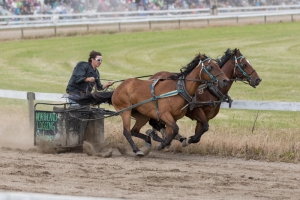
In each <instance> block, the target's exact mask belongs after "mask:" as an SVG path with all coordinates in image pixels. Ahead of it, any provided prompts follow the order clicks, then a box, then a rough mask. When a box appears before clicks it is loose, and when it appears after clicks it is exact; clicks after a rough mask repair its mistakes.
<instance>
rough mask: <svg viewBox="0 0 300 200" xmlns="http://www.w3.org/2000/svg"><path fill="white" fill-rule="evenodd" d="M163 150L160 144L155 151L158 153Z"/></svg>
mask: <svg viewBox="0 0 300 200" xmlns="http://www.w3.org/2000/svg"><path fill="white" fill-rule="evenodd" d="M162 149H163V148H162V145H161V143H160V144H159V145H157V150H158V151H160V150H162Z"/></svg>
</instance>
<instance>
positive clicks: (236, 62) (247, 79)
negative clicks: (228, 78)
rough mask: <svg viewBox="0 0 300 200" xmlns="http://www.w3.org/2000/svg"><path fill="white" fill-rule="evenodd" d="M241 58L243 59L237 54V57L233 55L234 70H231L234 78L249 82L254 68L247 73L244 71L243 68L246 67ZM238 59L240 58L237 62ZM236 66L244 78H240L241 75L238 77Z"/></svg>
mask: <svg viewBox="0 0 300 200" xmlns="http://www.w3.org/2000/svg"><path fill="white" fill-rule="evenodd" d="M243 58H244V59H245V57H244V56H239V57H236V56H234V72H233V73H234V76H235V77H236V79H235V80H240V81H242V82H244V81H249V82H251V80H252V78H251V75H252V74H253V73H254V72H255V70H254V69H253V71H252V72H251V73H250V74H248V73H247V72H245V70H243V68H245V67H246V64H245V63H243V62H242V59H243ZM238 60H240V64H239V63H238ZM237 68H238V69H239V70H240V71H241V73H242V74H243V75H244V76H245V77H246V80H245V79H243V78H241V77H239V76H238V75H237Z"/></svg>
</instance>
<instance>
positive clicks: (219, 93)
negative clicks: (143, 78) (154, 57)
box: [147, 48, 262, 146]
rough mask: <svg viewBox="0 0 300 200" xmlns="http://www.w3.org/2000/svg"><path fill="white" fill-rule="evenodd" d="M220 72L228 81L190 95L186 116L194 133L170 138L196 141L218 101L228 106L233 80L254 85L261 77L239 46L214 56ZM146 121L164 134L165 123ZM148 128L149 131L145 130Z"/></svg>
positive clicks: (217, 105)
mask: <svg viewBox="0 0 300 200" xmlns="http://www.w3.org/2000/svg"><path fill="white" fill-rule="evenodd" d="M216 62H217V63H218V65H219V66H220V68H221V70H222V71H223V72H224V74H225V75H226V76H227V77H228V78H229V80H230V83H229V84H228V85H227V87H223V88H221V87H218V88H216V87H215V86H213V85H206V86H205V87H201V86H200V87H199V89H198V91H197V92H196V93H195V96H194V97H193V102H194V104H193V103H191V106H194V108H193V109H188V110H187V112H186V116H187V117H188V118H190V119H192V120H196V121H197V124H196V128H195V134H194V135H193V136H190V138H189V139H188V140H187V139H186V138H185V137H183V136H181V135H180V134H178V135H177V136H176V137H175V138H174V139H176V140H179V141H180V142H181V143H182V146H187V145H189V144H191V143H198V142H199V141H200V139H201V136H202V135H203V134H204V133H205V132H206V131H208V130H209V123H208V122H209V120H210V119H213V118H214V117H215V116H216V115H217V114H218V113H219V110H220V106H221V102H222V101H228V102H229V103H230V106H231V101H232V100H231V98H230V97H229V96H228V95H227V94H228V91H229V89H230V88H231V86H232V84H233V82H235V81H243V82H244V83H245V81H246V83H248V84H249V85H250V86H252V87H253V88H256V86H258V85H259V84H260V82H261V81H262V79H261V78H260V77H259V76H258V74H257V72H256V71H255V70H254V69H253V67H252V65H251V64H250V62H249V61H248V60H247V59H246V58H245V57H244V56H243V54H242V53H241V52H240V50H239V49H237V48H235V49H233V50H231V49H227V50H226V51H225V53H224V55H223V56H222V57H221V58H220V59H216ZM170 74H171V73H165V72H164V73H161V72H159V73H156V74H154V75H153V76H151V77H150V79H155V78H162V77H167V76H170ZM149 124H150V125H151V126H152V127H153V130H158V131H160V132H161V133H162V135H163V136H164V132H165V126H164V124H163V123H161V122H158V121H156V120H154V119H153V118H152V119H150V121H149ZM149 131H150V132H149ZM149 131H147V133H148V135H150V136H156V133H155V132H151V130H149ZM156 137H157V136H156Z"/></svg>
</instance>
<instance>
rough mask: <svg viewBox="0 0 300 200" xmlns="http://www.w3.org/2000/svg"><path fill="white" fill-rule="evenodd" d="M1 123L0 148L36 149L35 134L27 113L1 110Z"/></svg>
mask: <svg viewBox="0 0 300 200" xmlns="http://www.w3.org/2000/svg"><path fill="white" fill-rule="evenodd" d="M0 122H1V125H0V147H6V148H12V149H23V150H28V149H30V148H34V134H33V130H31V129H30V125H29V119H28V114H27V113H25V112H19V111H18V110H14V109H1V111H0Z"/></svg>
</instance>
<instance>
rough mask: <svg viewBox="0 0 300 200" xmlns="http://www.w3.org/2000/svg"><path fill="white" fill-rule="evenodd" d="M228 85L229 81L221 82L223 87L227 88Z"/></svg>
mask: <svg viewBox="0 0 300 200" xmlns="http://www.w3.org/2000/svg"><path fill="white" fill-rule="evenodd" d="M228 83H229V80H226V79H225V80H223V85H224V87H227V86H228Z"/></svg>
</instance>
